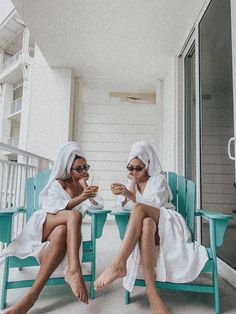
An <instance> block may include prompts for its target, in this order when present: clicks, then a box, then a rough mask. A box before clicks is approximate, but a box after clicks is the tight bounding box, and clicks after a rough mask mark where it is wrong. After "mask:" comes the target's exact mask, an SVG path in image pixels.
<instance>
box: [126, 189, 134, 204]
mask: <svg viewBox="0 0 236 314" xmlns="http://www.w3.org/2000/svg"><path fill="white" fill-rule="evenodd" d="M125 200H126V202H128V200H131V201H132V202H134V203H135V202H136V195H135V193H134V192H132V191H130V190H127V192H126V195H125ZM126 202H125V203H126Z"/></svg>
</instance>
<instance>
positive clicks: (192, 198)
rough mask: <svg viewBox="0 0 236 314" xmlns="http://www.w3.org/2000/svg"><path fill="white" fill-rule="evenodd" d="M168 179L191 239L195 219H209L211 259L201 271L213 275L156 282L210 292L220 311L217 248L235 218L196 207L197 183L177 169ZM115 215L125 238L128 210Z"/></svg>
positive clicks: (138, 282) (160, 285)
mask: <svg viewBox="0 0 236 314" xmlns="http://www.w3.org/2000/svg"><path fill="white" fill-rule="evenodd" d="M167 178H168V182H169V185H170V188H171V191H172V193H173V200H172V203H173V204H174V205H175V206H176V210H177V211H178V212H179V213H180V214H181V215H182V216H183V217H184V218H185V220H186V222H187V225H188V227H189V230H190V231H191V234H192V239H193V240H194V239H195V220H196V219H195V218H196V217H201V218H204V219H206V220H208V222H209V233H210V247H208V248H207V252H208V256H209V260H208V262H207V263H206V264H205V266H204V268H203V270H202V272H209V273H211V274H212V276H211V277H212V283H211V284H210V285H205V284H195V283H194V282H192V283H185V284H183V283H171V282H160V281H156V288H168V289H174V290H181V291H192V292H202V293H211V294H213V295H214V301H215V312H216V313H217V314H219V313H220V302H219V287H218V272H217V258H216V247H218V246H221V245H222V243H223V238H224V233H225V230H226V228H227V224H228V221H229V220H230V219H232V218H233V217H232V216H231V215H226V214H221V213H215V212H211V211H207V210H196V185H195V183H194V182H193V181H190V180H186V178H185V177H183V176H178V175H177V174H176V173H174V172H169V173H168V174H167ZM111 214H112V215H115V220H116V224H117V226H118V229H119V234H120V238H121V239H123V237H124V234H125V230H126V226H127V224H128V220H129V215H130V213H129V212H128V211H119V212H112V213H111ZM135 286H141V287H144V286H145V281H144V279H136V281H135ZM130 300H131V298H130V292H129V291H127V290H125V303H126V304H129V303H130Z"/></svg>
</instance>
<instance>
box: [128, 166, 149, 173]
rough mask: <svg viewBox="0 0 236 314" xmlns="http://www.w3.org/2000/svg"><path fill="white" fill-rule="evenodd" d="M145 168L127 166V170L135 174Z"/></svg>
mask: <svg viewBox="0 0 236 314" xmlns="http://www.w3.org/2000/svg"><path fill="white" fill-rule="evenodd" d="M144 168H145V167H139V166H138V167H133V166H127V169H128V170H129V171H131V172H133V171H136V172H140V171H142V170H143V169H144Z"/></svg>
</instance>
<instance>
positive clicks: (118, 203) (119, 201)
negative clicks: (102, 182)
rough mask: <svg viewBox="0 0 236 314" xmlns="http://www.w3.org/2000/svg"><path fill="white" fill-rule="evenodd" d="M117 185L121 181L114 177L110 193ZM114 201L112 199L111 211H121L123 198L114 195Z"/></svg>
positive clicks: (118, 177)
mask: <svg viewBox="0 0 236 314" xmlns="http://www.w3.org/2000/svg"><path fill="white" fill-rule="evenodd" d="M118 184H122V179H121V177H120V176H118V175H116V176H115V178H114V180H113V182H112V183H111V191H112V190H113V189H114V188H115V187H116V186H117V185H118ZM113 195H114V197H115V199H114V202H115V204H114V207H113V209H114V210H115V211H118V210H121V209H122V201H123V197H122V196H121V195H115V194H113Z"/></svg>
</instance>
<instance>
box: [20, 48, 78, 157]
mask: <svg viewBox="0 0 236 314" xmlns="http://www.w3.org/2000/svg"><path fill="white" fill-rule="evenodd" d="M72 80H73V75H72V70H71V69H70V68H50V67H49V66H48V64H47V62H46V60H45V59H44V57H43V55H42V54H41V52H40V50H39V49H38V47H36V49H35V57H34V62H33V66H32V75H31V79H30V82H29V84H30V86H29V88H30V95H29V104H30V106H29V113H28V116H27V115H26V116H25V119H28V125H27V130H28V131H27V137H26V138H25V140H26V141H27V143H26V150H28V151H30V152H33V153H35V154H39V155H42V156H45V157H48V158H52V159H53V158H54V156H55V154H56V153H57V152H58V150H59V148H60V146H61V145H63V144H64V143H65V142H67V141H68V140H70V134H71V119H70V114H71V112H70V106H71V104H72V103H73V97H71V91H72V90H73V88H72Z"/></svg>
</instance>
